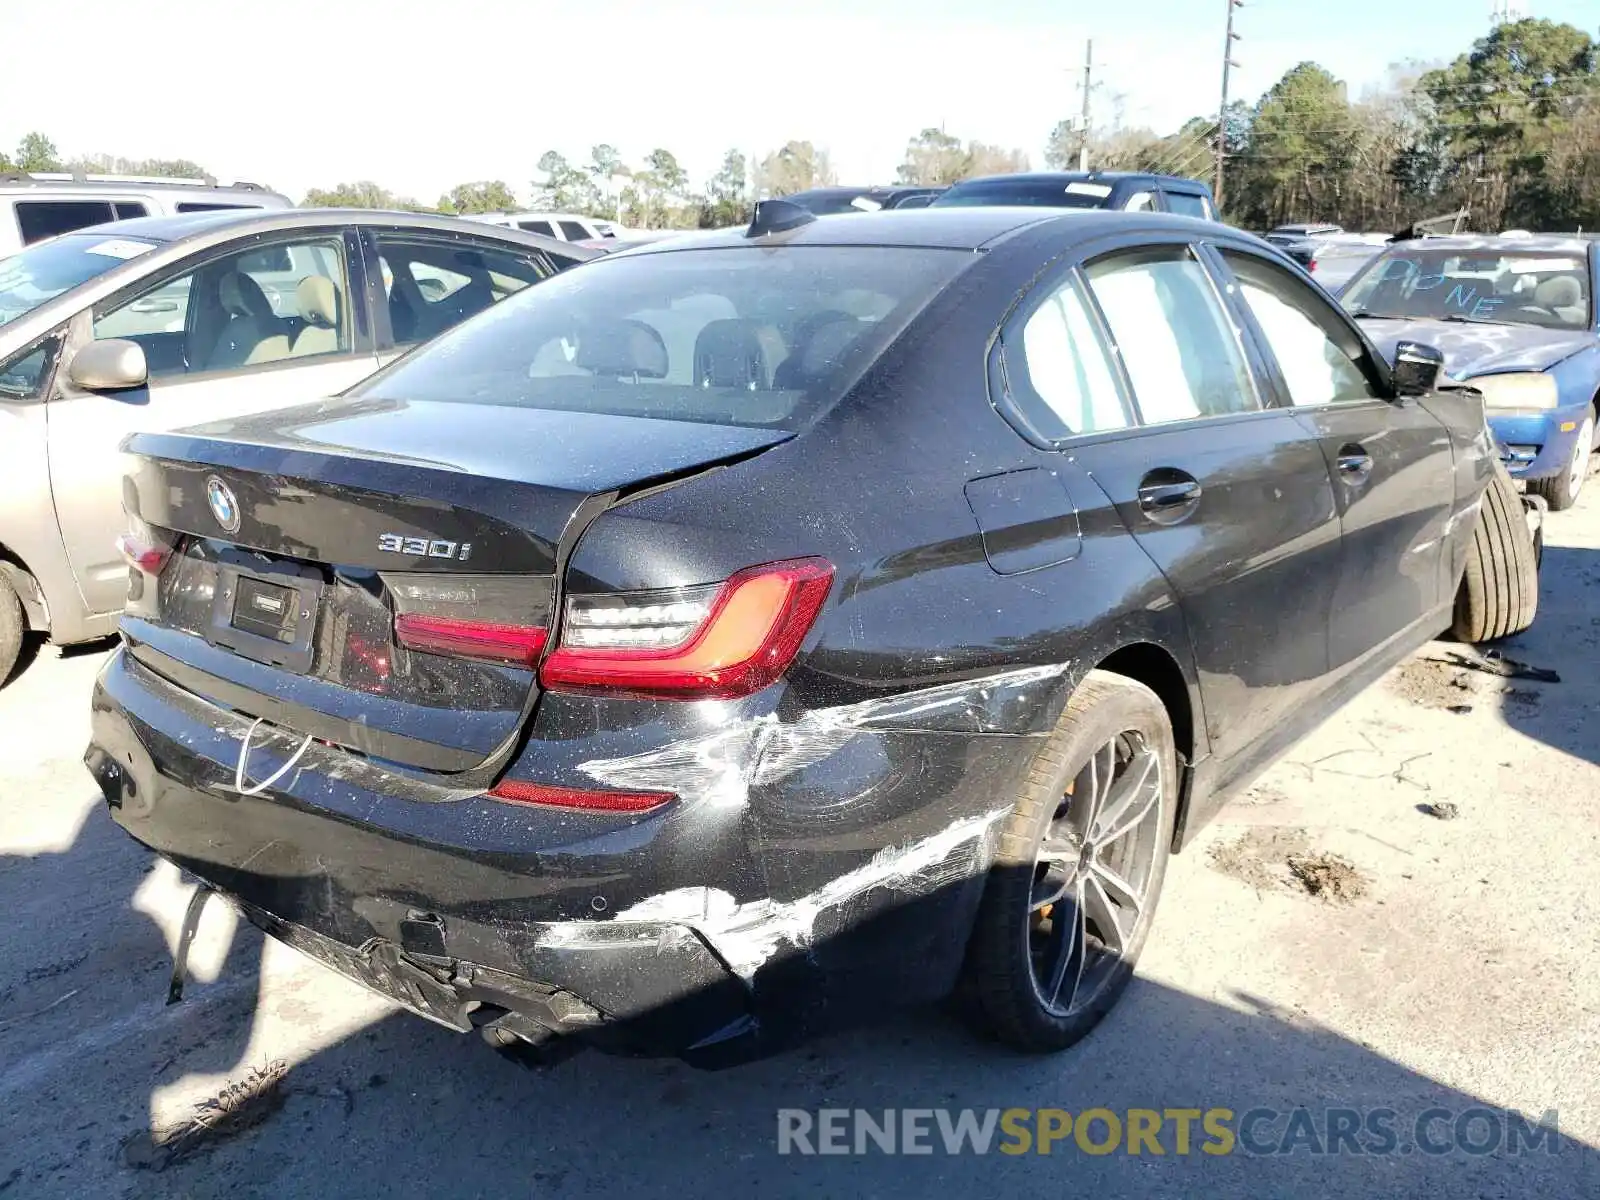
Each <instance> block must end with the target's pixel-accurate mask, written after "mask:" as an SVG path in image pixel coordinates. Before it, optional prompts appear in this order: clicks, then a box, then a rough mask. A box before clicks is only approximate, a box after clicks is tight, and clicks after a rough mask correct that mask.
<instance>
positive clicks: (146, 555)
mask: <svg viewBox="0 0 1600 1200" xmlns="http://www.w3.org/2000/svg"><path fill="white" fill-rule="evenodd" d="M117 550H118V552H119V553H120V554H121V555H122V557H123V558H125V559H127V560H128V565H129V566H130V567H133V568H135V569H136V570H140V571H143V572H144V573H145V574H146V575H159V574H161V569H162V568H163V567H165V566H166V565H167V560H168V559H169V558H171V557H172V543H171V542H170V541H168V540H167V538H165V537H163V536H162V535H161V534H160V533H158V532H157V531H156V530H154V529H152V528H150V526H148V525H146V524H145V523H144V522H143V521H141V520H139V518H137V517H130V518H129V519H128V532H126V533H124V534H120V535H118V537H117Z"/></svg>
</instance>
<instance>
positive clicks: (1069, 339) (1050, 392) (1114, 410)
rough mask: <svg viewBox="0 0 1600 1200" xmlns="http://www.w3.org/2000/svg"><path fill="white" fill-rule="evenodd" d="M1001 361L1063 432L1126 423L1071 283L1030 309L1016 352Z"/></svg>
mask: <svg viewBox="0 0 1600 1200" xmlns="http://www.w3.org/2000/svg"><path fill="white" fill-rule="evenodd" d="M1006 362H1007V366H1008V368H1010V369H1011V371H1012V372H1014V374H1013V382H1014V384H1015V385H1017V386H1025V387H1026V388H1027V390H1028V391H1029V392H1030V393H1031V394H1032V396H1033V397H1034V398H1036V399H1037V400H1038V401H1039V402H1040V403H1041V404H1042V405H1043V406H1044V407H1046V408H1048V409H1049V410H1050V412H1051V413H1052V414H1054V416H1055V417H1056V418H1057V419H1058V420H1059V421H1060V422H1061V424H1062V425H1064V426H1065V427H1066V431H1067V433H1069V434H1077V433H1098V432H1101V431H1103V430H1107V429H1122V428H1124V427H1125V426H1126V425H1127V424H1128V417H1127V414H1126V413H1125V412H1124V411H1123V407H1122V397H1121V395H1120V394H1119V393H1118V391H1117V384H1116V376H1115V375H1114V374H1113V369H1112V365H1111V362H1110V359H1109V358H1108V357H1107V355H1106V351H1105V347H1104V346H1103V345H1102V344H1101V341H1100V338H1099V336H1098V335H1097V334H1096V332H1095V328H1094V324H1093V322H1092V321H1091V320H1090V317H1089V310H1088V308H1087V307H1086V305H1085V304H1084V301H1083V296H1082V294H1081V293H1080V292H1079V291H1078V288H1077V285H1076V284H1075V283H1072V282H1070V281H1069V282H1068V283H1066V284H1063V285H1062V286H1061V287H1059V288H1057V289H1055V290H1054V291H1053V292H1051V293H1050V295H1049V296H1048V297H1046V298H1045V300H1044V301H1043V303H1041V304H1040V305H1039V307H1038V308H1036V309H1034V311H1033V313H1032V314H1031V315H1030V316H1029V317H1028V319H1027V321H1026V322H1024V324H1023V326H1022V346H1021V353H1020V354H1019V355H1012V354H1007V356H1006ZM1017 367H1020V372H1017V371H1016V368H1017ZM1019 376H1020V377H1019Z"/></svg>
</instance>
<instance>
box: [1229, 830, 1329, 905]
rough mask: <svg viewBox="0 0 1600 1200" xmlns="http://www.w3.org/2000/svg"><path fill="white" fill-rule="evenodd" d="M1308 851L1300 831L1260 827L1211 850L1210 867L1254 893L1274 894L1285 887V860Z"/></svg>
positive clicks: (1305, 840)
mask: <svg viewBox="0 0 1600 1200" xmlns="http://www.w3.org/2000/svg"><path fill="white" fill-rule="evenodd" d="M1310 848H1311V839H1310V837H1309V836H1308V835H1307V834H1306V831H1305V830H1303V829H1291V828H1274V827H1269V826H1261V827H1259V828H1256V829H1252V830H1250V832H1249V833H1246V834H1245V835H1244V836H1243V837H1241V838H1239V839H1238V840H1236V841H1232V842H1222V843H1219V844H1218V845H1216V846H1213V847H1212V848H1211V865H1212V866H1213V867H1215V868H1216V869H1217V870H1219V871H1221V872H1222V873H1223V874H1224V875H1232V876H1233V877H1234V878H1235V879H1238V880H1241V881H1242V882H1244V883H1248V884H1249V885H1250V886H1251V887H1253V888H1255V889H1256V890H1257V891H1261V890H1263V889H1274V890H1275V889H1277V888H1281V887H1284V886H1286V885H1287V883H1288V860H1289V856H1290V855H1291V854H1303V853H1304V852H1305V851H1307V850H1309V849H1310Z"/></svg>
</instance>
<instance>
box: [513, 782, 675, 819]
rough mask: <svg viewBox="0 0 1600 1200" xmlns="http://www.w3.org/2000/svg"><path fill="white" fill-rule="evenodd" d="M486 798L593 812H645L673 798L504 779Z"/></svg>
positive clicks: (652, 794)
mask: <svg viewBox="0 0 1600 1200" xmlns="http://www.w3.org/2000/svg"><path fill="white" fill-rule="evenodd" d="M489 798H490V799H491V800H504V801H505V802H506V803H507V804H543V805H549V806H550V807H553V808H583V809H589V810H591V811H596V812H648V811H649V810H650V809H652V808H660V807H661V806H662V805H663V804H666V803H667V802H668V801H669V800H676V799H677V797H676V796H675V795H673V794H672V793H671V792H605V791H597V790H594V789H590V788H569V787H557V786H556V785H555V784H553V783H526V782H524V781H523V780H520V779H507V780H504V781H502V782H501V783H499V784H497V785H496V786H495V787H493V788H491V789H490V790H489Z"/></svg>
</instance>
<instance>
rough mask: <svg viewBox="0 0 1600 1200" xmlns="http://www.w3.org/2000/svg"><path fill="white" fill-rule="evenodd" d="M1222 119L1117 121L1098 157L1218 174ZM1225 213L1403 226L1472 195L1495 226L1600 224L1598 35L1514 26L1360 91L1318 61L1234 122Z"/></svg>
mask: <svg viewBox="0 0 1600 1200" xmlns="http://www.w3.org/2000/svg"><path fill="white" fill-rule="evenodd" d="M1217 137H1218V121H1217V118H1216V116H1215V115H1214V114H1213V115H1211V116H1209V117H1196V118H1194V119H1192V120H1190V121H1189V122H1188V123H1186V124H1185V125H1184V127H1183V128H1182V129H1180V130H1179V131H1178V132H1177V133H1175V134H1172V135H1170V136H1167V137H1158V136H1156V135H1155V134H1154V133H1152V132H1150V131H1149V130H1147V129H1128V128H1123V127H1121V126H1120V125H1119V124H1116V123H1114V124H1113V125H1112V126H1111V127H1110V128H1109V129H1103V130H1096V131H1094V132H1093V133H1092V134H1091V135H1090V136H1089V138H1088V146H1089V158H1090V162H1091V164H1092V165H1094V166H1096V167H1099V168H1101V169H1105V170H1112V169H1123V170H1155V171H1164V172H1171V173H1174V174H1180V175H1195V176H1198V177H1200V178H1203V179H1210V178H1211V172H1212V164H1213V162H1214V160H1215V152H1216V143H1217ZM1221 137H1222V139H1223V151H1224V154H1225V166H1224V191H1223V214H1224V216H1225V218H1226V219H1227V220H1228V221H1230V222H1231V223H1233V224H1235V225H1241V226H1244V227H1245V228H1247V229H1265V228H1270V227H1272V226H1273V225H1277V224H1280V223H1283V222H1286V221H1330V222H1335V223H1338V224H1340V225H1343V226H1344V227H1345V228H1347V229H1364V230H1375V231H1388V232H1393V231H1395V230H1398V229H1400V228H1402V227H1403V226H1406V225H1409V224H1411V223H1412V222H1414V221H1418V220H1421V219H1424V218H1427V217H1430V216H1435V215H1441V214H1444V213H1449V212H1456V211H1459V210H1462V209H1466V210H1468V212H1469V214H1470V216H1469V222H1470V223H1469V227H1470V228H1473V229H1478V230H1483V231H1495V230H1499V229H1509V228H1523V229H1530V230H1574V229H1578V228H1582V229H1588V230H1593V229H1596V228H1600V43H1597V42H1596V41H1595V40H1594V39H1592V38H1591V37H1590V36H1589V35H1588V34H1587V33H1585V32H1584V31H1583V30H1581V29H1577V28H1575V27H1573V26H1571V25H1564V24H1557V23H1555V22H1552V21H1545V20H1525V21H1518V22H1514V23H1510V24H1505V25H1501V26H1499V27H1498V28H1496V29H1495V30H1494V31H1492V32H1491V33H1490V34H1488V35H1487V36H1486V37H1483V38H1480V39H1478V40H1477V41H1476V42H1475V43H1474V44H1473V46H1472V47H1471V49H1470V50H1468V51H1466V52H1465V53H1462V54H1460V55H1459V56H1457V57H1456V58H1455V59H1453V60H1450V61H1447V62H1445V63H1443V64H1442V65H1438V66H1431V67H1430V66H1424V65H1418V64H1411V65H1409V66H1406V67H1400V68H1395V69H1393V70H1392V71H1391V73H1390V77H1389V79H1388V80H1387V81H1386V82H1385V84H1384V85H1383V86H1381V87H1378V88H1375V89H1373V90H1372V91H1371V92H1370V93H1369V94H1367V95H1364V96H1362V97H1360V98H1359V99H1356V100H1354V101H1352V100H1351V99H1350V98H1349V95H1348V92H1347V89H1346V87H1345V85H1344V84H1343V83H1342V82H1341V81H1339V80H1338V79H1336V78H1335V77H1334V76H1333V75H1332V74H1330V73H1329V72H1328V71H1327V70H1325V69H1324V68H1323V67H1321V66H1319V65H1317V64H1316V63H1313V62H1304V63H1301V64H1300V65H1298V66H1296V67H1294V68H1293V69H1292V70H1290V71H1288V72H1287V73H1286V74H1285V75H1284V76H1283V78H1282V79H1280V80H1279V81H1278V82H1277V83H1275V84H1274V85H1273V86H1272V87H1271V88H1269V89H1268V90H1267V92H1266V93H1265V94H1264V95H1263V96H1262V97H1261V98H1260V99H1259V100H1258V101H1256V102H1255V103H1254V104H1243V103H1240V104H1234V105H1232V106H1230V107H1229V109H1228V110H1227V112H1226V114H1225V116H1224V119H1223V121H1222V122H1221ZM1082 140H1083V135H1082V133H1081V131H1079V130H1077V129H1075V128H1073V127H1072V126H1071V125H1070V124H1068V123H1065V122H1064V123H1062V124H1061V125H1058V126H1057V127H1056V129H1055V131H1054V132H1053V133H1052V134H1051V137H1050V142H1049V145H1048V146H1047V148H1046V153H1045V161H1046V162H1047V163H1049V164H1050V165H1052V166H1066V165H1069V164H1073V165H1075V164H1076V161H1077V156H1078V149H1079V145H1080V142H1081V141H1082Z"/></svg>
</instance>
